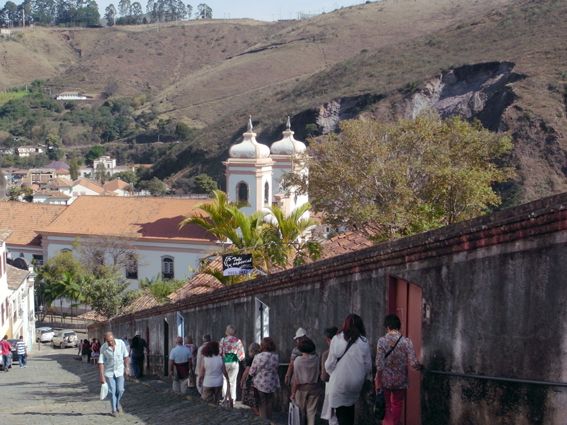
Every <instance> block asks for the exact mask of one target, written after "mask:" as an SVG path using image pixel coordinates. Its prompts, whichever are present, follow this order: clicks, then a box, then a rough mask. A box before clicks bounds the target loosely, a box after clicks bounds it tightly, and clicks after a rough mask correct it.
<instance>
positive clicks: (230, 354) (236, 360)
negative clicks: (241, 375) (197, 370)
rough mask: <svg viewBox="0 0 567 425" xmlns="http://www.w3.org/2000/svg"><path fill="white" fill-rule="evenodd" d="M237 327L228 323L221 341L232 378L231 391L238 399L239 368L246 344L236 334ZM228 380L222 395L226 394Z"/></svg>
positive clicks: (224, 383)
mask: <svg viewBox="0 0 567 425" xmlns="http://www.w3.org/2000/svg"><path fill="white" fill-rule="evenodd" d="M235 334H236V329H235V328H234V326H232V325H228V326H227V327H226V331H225V337H224V338H222V339H221V340H220V342H219V345H220V355H221V357H222V359H223V361H224V365H225V367H226V371H227V373H228V377H229V378H230V385H231V387H230V393H231V394H232V396H233V397H234V399H235V400H236V381H237V379H238V370H239V369H240V366H239V365H240V362H241V361H243V360H244V345H242V341H240V339H238V338H237V337H236V336H234V335H235ZM226 390H227V381H226V380H225V381H223V384H222V395H223V397H224V395H225V394H226Z"/></svg>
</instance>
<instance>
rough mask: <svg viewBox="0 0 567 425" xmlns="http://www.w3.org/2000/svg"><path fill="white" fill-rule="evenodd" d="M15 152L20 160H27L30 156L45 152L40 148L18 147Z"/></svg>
mask: <svg viewBox="0 0 567 425" xmlns="http://www.w3.org/2000/svg"><path fill="white" fill-rule="evenodd" d="M15 152H16V155H17V156H19V157H20V158H28V157H30V156H34V155H39V154H42V153H44V152H45V150H44V149H43V147H41V146H20V147H18V148H16V149H15Z"/></svg>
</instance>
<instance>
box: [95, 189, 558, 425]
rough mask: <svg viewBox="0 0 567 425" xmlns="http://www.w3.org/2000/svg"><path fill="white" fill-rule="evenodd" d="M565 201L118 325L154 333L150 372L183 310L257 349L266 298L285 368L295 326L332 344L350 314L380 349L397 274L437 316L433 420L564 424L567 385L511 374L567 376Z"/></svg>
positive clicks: (429, 379)
mask: <svg viewBox="0 0 567 425" xmlns="http://www.w3.org/2000/svg"><path fill="white" fill-rule="evenodd" d="M566 208H567V194H564V195H559V196H556V197H551V198H546V199H544V200H540V201H537V202H533V203H531V204H526V205H523V206H521V207H517V208H514V209H510V210H506V211H503V212H500V213H497V214H494V215H492V216H490V217H485V218H481V219H476V220H473V221H470V222H466V223H461V224H459V225H456V226H451V227H448V228H445V229H440V230H437V231H433V232H429V233H425V234H422V235H418V236H415V237H411V238H406V239H403V240H399V241H395V242H390V243H385V244H381V245H378V246H376V247H372V248H369V249H366V250H363V251H358V252H356V253H352V254H347V255H344V256H341V257H336V258H332V259H329V260H325V261H320V262H317V263H314V264H311V265H308V266H304V267H300V268H296V269H293V270H290V271H286V272H283V273H278V274H275V275H272V276H269V277H266V278H262V279H258V280H255V281H252V282H248V283H245V284H241V285H238V286H234V287H229V288H225V289H221V290H218V291H215V292H213V293H210V294H208V295H203V296H196V297H192V298H189V299H187V300H184V301H183V302H180V303H178V304H175V305H165V306H160V307H157V308H153V309H150V310H146V311H142V312H138V313H136V314H134V315H130V316H124V317H120V318H117V319H114V320H113V321H112V328H113V330H115V333H116V334H118V335H130V336H131V335H133V334H134V333H136V331H137V332H138V333H140V334H141V335H144V334H145V333H146V329H147V331H148V333H149V335H150V338H149V339H150V341H149V342H150V347H151V352H152V358H151V368H152V371H153V372H154V373H162V372H163V361H164V358H163V352H164V350H163V348H164V341H163V340H164V322H165V321H167V322H168V323H169V332H168V335H167V338H168V340H169V341H170V342H169V344H170V346H171V344H172V341H173V338H174V336H175V334H176V332H177V330H176V314H177V312H178V311H179V312H181V313H182V314H183V316H184V318H185V327H186V332H187V334H190V335H193V336H195V337H197V338H201V336H202V335H203V334H205V333H210V334H212V335H213V336H214V338H220V337H221V336H222V334H223V331H224V327H225V326H226V325H227V324H228V323H232V324H234V325H235V326H236V328H237V330H238V334H239V336H240V337H241V338H242V339H243V340H244V342H245V343H246V344H248V343H250V342H252V341H253V338H254V329H255V328H254V318H255V298H258V299H260V300H261V301H262V302H264V303H265V304H266V305H268V306H269V307H270V335H271V336H272V337H273V338H274V339H275V341H276V343H277V344H278V348H279V352H280V359H281V362H282V363H286V362H287V361H288V356H289V351H290V349H291V347H292V337H293V334H294V331H295V329H296V328H297V327H299V326H302V327H304V328H306V329H307V331H308V334H309V335H310V336H312V338H314V340H315V341H316V342H317V343H318V345H319V347H318V348H319V350H322V349H323V348H324V347H323V341H322V337H321V335H322V332H323V330H324V329H325V328H326V327H328V326H330V325H333V324H334V325H339V324H340V323H341V321H342V319H343V318H344V316H345V315H346V314H348V313H349V312H356V313H358V314H360V315H361V316H362V318H363V319H364V321H365V323H366V326H367V330H368V337H369V339H370V341H371V342H372V345H373V346H374V345H375V343H376V340H377V339H378V337H379V336H380V335H381V334H382V333H383V329H382V325H381V322H382V319H383V317H384V315H385V314H386V313H387V312H388V311H387V310H388V302H389V300H388V294H389V292H388V282H389V279H390V278H391V277H397V278H403V279H405V280H407V281H409V282H412V283H414V284H416V285H419V286H420V287H421V288H422V290H423V305H424V307H425V309H424V310H425V311H427V315H424V317H423V320H422V331H423V338H422V347H423V356H422V357H423V363H424V365H425V366H426V368H427V371H426V372H425V373H424V374H423V379H422V397H421V398H422V409H421V410H422V423H423V424H428V425H429V424H431V425H442V424H459V425H460V424H471V425H473V424H475V425H476V424H491V425H493V424H510V425H511V424H514V425H524V424H525V425H528V424H529V425H535V424H542V425H552V424H553V425H564V424H565V423H567V388H566V387H561V386H549V385H540V384H535V383H522V382H510V381H509V380H506V379H507V378H514V379H518V380H534V381H553V382H567V277H566V276H567V209H566ZM103 329H104V327H103V326H98V327H97V326H92V327H91V328H90V331H91V333H92V334H93V335H94V334H95V333H98V334H99V335H100V332H102V331H103ZM283 369H285V365H282V370H283ZM437 371H441V372H445V373H449V375H446V374H439V373H437ZM463 375H464V376H463ZM471 375H484V376H486V377H496V378H505V379H504V380H495V379H492V378H490V379H481V378H478V377H474V376H471ZM285 400H286V389H283V391H282V393H281V394H280V401H281V402H282V403H285ZM363 416H365V415H363ZM359 423H371V421H369V420H368V419H367V418H360V420H359Z"/></svg>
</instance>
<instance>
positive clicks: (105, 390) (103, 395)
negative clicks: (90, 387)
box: [100, 382, 108, 400]
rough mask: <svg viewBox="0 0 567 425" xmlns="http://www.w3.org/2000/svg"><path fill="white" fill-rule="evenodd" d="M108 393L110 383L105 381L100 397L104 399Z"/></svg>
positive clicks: (101, 387)
mask: <svg viewBox="0 0 567 425" xmlns="http://www.w3.org/2000/svg"><path fill="white" fill-rule="evenodd" d="M107 395H108V384H107V383H106V382H105V383H104V384H102V385H101V386H100V399H101V400H104V399H105V398H106V396H107Z"/></svg>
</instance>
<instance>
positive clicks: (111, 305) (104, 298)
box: [84, 275, 128, 318]
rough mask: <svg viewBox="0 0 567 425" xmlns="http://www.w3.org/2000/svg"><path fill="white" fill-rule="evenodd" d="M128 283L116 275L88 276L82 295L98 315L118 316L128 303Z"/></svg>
mask: <svg viewBox="0 0 567 425" xmlns="http://www.w3.org/2000/svg"><path fill="white" fill-rule="evenodd" d="M127 289H128V282H127V281H125V280H124V279H123V278H121V277H120V276H117V275H106V276H101V277H93V276H89V277H87V278H86V279H85V285H84V294H85V298H86V300H87V302H88V304H89V305H90V306H91V307H92V309H93V310H94V311H95V312H97V313H98V314H100V315H102V316H104V317H107V318H111V317H114V316H116V315H117V314H119V313H120V312H121V311H122V309H123V308H124V307H125V306H126V303H127V301H128V291H127Z"/></svg>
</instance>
